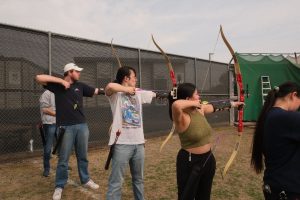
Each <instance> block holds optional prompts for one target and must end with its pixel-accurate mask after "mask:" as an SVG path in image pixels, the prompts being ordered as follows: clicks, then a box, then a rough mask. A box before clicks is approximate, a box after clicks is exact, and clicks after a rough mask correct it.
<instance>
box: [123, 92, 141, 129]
mask: <svg viewBox="0 0 300 200" xmlns="http://www.w3.org/2000/svg"><path fill="white" fill-rule="evenodd" d="M121 99H122V127H123V128H139V127H141V117H140V105H139V102H138V99H137V97H136V96H135V95H134V96H132V95H127V94H123V95H122V97H121Z"/></svg>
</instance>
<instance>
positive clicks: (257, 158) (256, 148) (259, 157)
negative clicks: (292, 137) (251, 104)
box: [251, 82, 300, 174]
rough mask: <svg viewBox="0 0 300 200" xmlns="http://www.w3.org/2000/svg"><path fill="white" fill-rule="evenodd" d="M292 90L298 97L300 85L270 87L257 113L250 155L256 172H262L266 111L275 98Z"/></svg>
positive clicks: (283, 95) (287, 84)
mask: <svg viewBox="0 0 300 200" xmlns="http://www.w3.org/2000/svg"><path fill="white" fill-rule="evenodd" d="M292 92H297V96H298V97H300V87H299V85H297V84H296V83H294V82H285V83H283V84H281V85H280V86H279V87H275V88H274V89H272V90H271V91H270V92H269V93H268V95H267V97H266V100H265V103H264V105H263V108H262V110H261V112H260V114H259V117H258V120H257V122H256V128H255V131H254V135H253V140H252V157H251V166H252V167H253V168H254V170H255V172H256V173H257V174H258V173H260V172H262V170H263V168H264V165H263V154H264V151H263V143H264V141H263V136H264V124H265V119H266V116H267V114H268V112H269V111H270V110H271V108H272V107H273V106H274V104H275V101H276V99H277V98H282V97H285V96H287V95H288V94H290V93H292Z"/></svg>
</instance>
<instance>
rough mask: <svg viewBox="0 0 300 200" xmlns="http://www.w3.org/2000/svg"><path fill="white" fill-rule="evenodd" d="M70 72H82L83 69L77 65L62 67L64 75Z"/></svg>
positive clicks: (70, 64) (69, 64) (71, 64)
mask: <svg viewBox="0 0 300 200" xmlns="http://www.w3.org/2000/svg"><path fill="white" fill-rule="evenodd" d="M70 70H75V71H79V72H81V71H82V70H83V68H80V67H78V66H77V65H75V64H74V63H68V64H66V65H65V67H64V73H65V72H68V71H70Z"/></svg>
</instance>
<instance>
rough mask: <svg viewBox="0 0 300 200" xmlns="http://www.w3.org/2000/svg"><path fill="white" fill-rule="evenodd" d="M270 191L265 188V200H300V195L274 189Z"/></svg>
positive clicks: (271, 188)
mask: <svg viewBox="0 0 300 200" xmlns="http://www.w3.org/2000/svg"><path fill="white" fill-rule="evenodd" d="M268 187H269V188H270V190H269V191H268V190H266V189H265V185H264V186H263V193H264V197H265V200H300V194H299V193H298V194H297V193H291V192H285V191H284V190H280V189H277V188H274V187H270V186H269V185H268Z"/></svg>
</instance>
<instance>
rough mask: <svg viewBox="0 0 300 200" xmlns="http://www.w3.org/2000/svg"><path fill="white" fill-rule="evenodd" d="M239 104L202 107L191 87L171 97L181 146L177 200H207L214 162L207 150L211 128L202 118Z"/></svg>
mask: <svg viewBox="0 0 300 200" xmlns="http://www.w3.org/2000/svg"><path fill="white" fill-rule="evenodd" d="M242 104H243V103H241V102H230V101H229V100H224V101H220V102H218V103H216V104H214V105H213V104H206V105H203V104H201V100H200V97H199V94H198V91H197V89H196V87H195V85H193V84H191V83H182V84H180V85H179V86H178V88H177V98H176V99H174V96H172V95H171V94H170V96H169V114H170V118H171V119H172V120H173V122H174V123H175V130H176V132H177V133H178V135H179V139H180V143H181V149H180V151H179V152H178V155H177V161H176V175H177V186H178V199H180V200H189V199H191V200H194V199H202V200H203V199H204V200H206V199H207V200H209V199H210V193H211V187H212V180H213V177H214V174H215V168H216V161H215V158H214V156H213V154H212V152H211V150H210V149H211V136H212V128H211V127H210V125H209V123H208V122H207V120H206V118H205V115H206V114H209V113H213V112H215V111H221V110H224V109H229V108H230V107H232V106H233V107H237V106H239V105H242Z"/></svg>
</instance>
